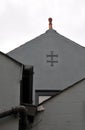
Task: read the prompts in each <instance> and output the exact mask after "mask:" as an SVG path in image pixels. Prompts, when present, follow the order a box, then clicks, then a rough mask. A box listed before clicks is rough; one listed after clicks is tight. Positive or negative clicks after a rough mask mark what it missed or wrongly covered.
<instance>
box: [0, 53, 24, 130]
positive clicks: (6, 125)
mask: <svg viewBox="0 0 85 130" xmlns="http://www.w3.org/2000/svg"><path fill="white" fill-rule="evenodd" d="M21 75H22V67H21V66H20V65H19V64H17V63H16V62H14V61H12V60H11V59H10V58H7V57H6V56H5V55H3V54H1V53H0V112H2V111H4V110H9V109H10V108H12V107H15V106H18V105H19V103H20V80H21ZM0 130H18V119H17V118H14V117H7V118H4V119H0Z"/></svg>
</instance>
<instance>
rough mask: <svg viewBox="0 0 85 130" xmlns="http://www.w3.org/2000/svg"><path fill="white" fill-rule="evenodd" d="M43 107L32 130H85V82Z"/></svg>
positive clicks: (44, 104)
mask: <svg viewBox="0 0 85 130" xmlns="http://www.w3.org/2000/svg"><path fill="white" fill-rule="evenodd" d="M42 105H43V107H44V109H45V110H44V111H42V112H40V113H38V114H37V117H36V118H35V122H34V124H33V126H32V128H31V129H30V130H85V80H83V81H82V82H80V83H78V84H77V85H74V86H73V87H72V88H70V89H68V90H66V91H64V92H63V93H62V94H60V95H58V96H56V97H54V98H52V99H51V100H49V101H47V102H45V103H43V104H42Z"/></svg>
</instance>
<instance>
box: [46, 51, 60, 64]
mask: <svg viewBox="0 0 85 130" xmlns="http://www.w3.org/2000/svg"><path fill="white" fill-rule="evenodd" d="M46 56H47V58H50V59H49V60H47V63H50V66H51V67H53V66H54V64H55V63H58V54H54V51H51V52H50V54H49V55H46Z"/></svg>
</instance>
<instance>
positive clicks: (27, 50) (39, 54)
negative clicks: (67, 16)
mask: <svg viewBox="0 0 85 130" xmlns="http://www.w3.org/2000/svg"><path fill="white" fill-rule="evenodd" d="M51 51H53V54H54V55H58V57H54V58H53V61H54V60H55V61H58V63H54V66H51V63H48V62H47V61H49V60H51V58H50V57H47V55H50V54H51ZM8 55H10V56H11V57H13V58H14V59H16V60H17V61H19V62H21V63H23V64H26V65H33V66H34V80H33V89H34V90H33V91H34V97H33V98H34V99H33V103H34V102H35V90H36V89H37V90H63V89H65V88H67V87H68V86H70V85H72V84H73V83H75V82H77V81H79V80H80V79H82V78H84V77H85V48H84V47H82V46H80V45H78V44H76V43H74V42H73V41H71V40H69V39H67V38H65V37H63V36H62V35H60V34H58V33H57V32H56V31H55V30H48V31H47V32H46V33H44V34H43V35H41V36H39V37H37V38H35V39H33V40H31V41H29V42H27V43H26V44H24V45H22V46H20V47H18V48H16V49H14V50H13V51H11V52H9V53H8Z"/></svg>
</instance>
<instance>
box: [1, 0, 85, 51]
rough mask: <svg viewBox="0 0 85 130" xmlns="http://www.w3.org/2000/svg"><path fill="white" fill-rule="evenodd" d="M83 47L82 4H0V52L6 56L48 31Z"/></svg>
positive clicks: (29, 0) (71, 0)
mask: <svg viewBox="0 0 85 130" xmlns="http://www.w3.org/2000/svg"><path fill="white" fill-rule="evenodd" d="M49 17H52V18H53V28H54V29H55V30H57V32H59V33H60V34H62V35H64V36H66V37H68V38H69V39H71V40H73V41H75V42H77V43H79V44H81V45H82V46H85V0H0V51H3V52H8V51H10V50H12V49H14V48H16V47H17V46H19V45H21V44H24V43H25V42H26V41H29V40H31V39H33V38H35V37H36V36H38V35H40V34H42V33H44V32H45V31H46V30H47V29H48V18H49Z"/></svg>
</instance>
